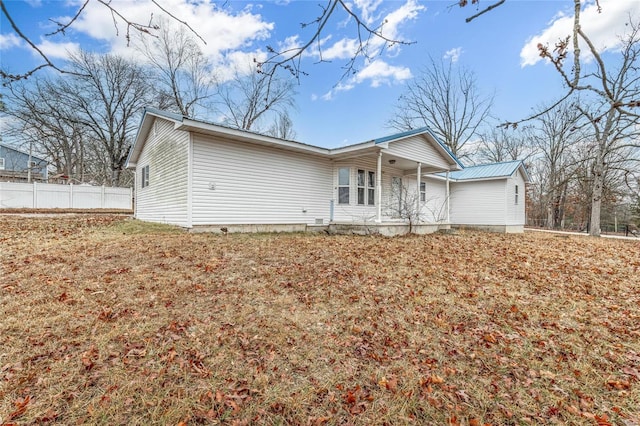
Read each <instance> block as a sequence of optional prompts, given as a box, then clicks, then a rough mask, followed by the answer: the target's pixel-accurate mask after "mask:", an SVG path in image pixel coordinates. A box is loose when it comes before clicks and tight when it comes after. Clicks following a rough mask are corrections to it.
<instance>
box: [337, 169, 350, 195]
mask: <svg viewBox="0 0 640 426" xmlns="http://www.w3.org/2000/svg"><path fill="white" fill-rule="evenodd" d="M350 174H351V169H349V168H348V167H340V168H339V169H338V204H349V190H350V184H351V182H350V181H351V179H350Z"/></svg>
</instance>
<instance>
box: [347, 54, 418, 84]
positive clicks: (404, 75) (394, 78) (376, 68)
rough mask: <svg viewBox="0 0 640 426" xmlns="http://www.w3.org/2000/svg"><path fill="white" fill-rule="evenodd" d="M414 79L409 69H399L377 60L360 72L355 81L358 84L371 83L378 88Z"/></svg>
mask: <svg viewBox="0 0 640 426" xmlns="http://www.w3.org/2000/svg"><path fill="white" fill-rule="evenodd" d="M411 77H412V75H411V70H410V69H409V68H407V67H397V66H394V65H389V64H388V63H386V62H384V61H383V60H380V59H377V60H375V61H373V62H371V63H370V64H369V65H367V66H366V67H365V68H364V69H363V70H362V71H360V72H358V73H357V74H356V76H355V80H356V82H358V83H362V82H365V81H370V82H371V87H378V86H380V85H382V84H391V83H397V82H401V81H404V80H408V79H410V78H411Z"/></svg>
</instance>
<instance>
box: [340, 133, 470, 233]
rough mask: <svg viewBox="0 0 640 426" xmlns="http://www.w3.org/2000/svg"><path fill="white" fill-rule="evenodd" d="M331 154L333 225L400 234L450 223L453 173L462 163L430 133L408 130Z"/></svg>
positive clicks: (423, 230)
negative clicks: (450, 174)
mask: <svg viewBox="0 0 640 426" xmlns="http://www.w3.org/2000/svg"><path fill="white" fill-rule="evenodd" d="M331 156H332V160H333V165H334V170H333V173H334V198H333V200H332V203H331V212H330V219H329V224H330V227H332V228H333V229H335V230H345V229H347V228H350V229H355V230H357V231H358V232H357V233H363V234H367V233H384V234H385V235H387V234H388V235H398V234H403V233H407V232H414V233H429V232H434V231H436V230H438V229H442V228H448V227H449V224H450V203H449V199H450V186H449V178H448V174H449V172H450V171H453V170H460V168H461V165H460V163H459V162H458V161H457V159H455V157H454V156H453V155H452V154H451V153H450V152H448V150H447V149H446V148H445V147H444V146H443V145H442V144H441V143H440V142H439V141H438V140H437V139H436V138H435V137H433V136H432V135H431V134H430V133H428V132H424V131H414V132H405V133H402V134H399V135H394V136H392V137H388V138H384V139H379V140H373V141H369V142H365V143H362V144H358V145H352V146H349V147H345V148H340V149H336V150H332V154H331ZM436 174H442V175H443V176H444V178H442V177H440V176H436ZM406 228H408V229H406ZM382 230H384V231H382Z"/></svg>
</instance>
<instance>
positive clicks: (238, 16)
mask: <svg viewBox="0 0 640 426" xmlns="http://www.w3.org/2000/svg"><path fill="white" fill-rule="evenodd" d="M110 4H111V5H113V7H114V8H116V9H117V10H118V12H119V13H120V14H121V15H122V16H124V17H126V19H127V20H129V21H130V22H136V23H140V24H148V23H149V22H150V19H151V16H152V14H153V16H154V21H152V22H157V19H155V18H157V17H163V18H164V20H165V21H166V22H170V23H171V25H174V24H175V25H178V23H177V22H175V21H174V20H173V19H172V18H170V17H169V16H168V15H166V14H165V13H164V12H163V11H162V10H160V9H159V8H158V7H157V6H155V5H154V4H153V3H152V2H151V1H150V0H144V1H127V0H114V1H112V2H110ZM161 4H162V7H163V8H164V9H166V10H169V11H171V13H172V14H173V15H174V16H175V17H177V18H178V19H180V20H182V21H186V22H187V23H188V24H189V25H190V26H191V28H193V29H194V30H195V32H197V34H198V35H199V36H200V37H202V38H203V39H204V40H205V41H206V44H204V43H201V44H200V47H201V49H202V51H203V53H204V54H205V55H208V56H209V57H211V58H214V59H218V60H219V59H221V58H222V57H223V56H224V55H225V54H226V53H227V52H231V51H235V50H238V49H246V48H250V47H251V46H252V44H253V43H254V42H255V41H259V40H264V39H267V38H268V37H269V36H270V32H271V31H272V30H273V28H274V24H273V23H271V22H265V21H264V20H263V18H262V16H261V15H260V14H256V13H253V12H252V9H251V7H250V6H248V7H246V8H245V9H244V10H242V11H240V12H237V13H231V12H229V11H228V10H227V9H223V8H221V7H218V6H217V5H216V4H215V3H211V2H208V1H190V0H163V1H162V3H161ZM65 19H66V20H68V19H69V17H67V18H60V20H61V21H63V20H65ZM73 29H74V30H75V31H79V32H82V33H84V34H86V35H88V36H90V37H91V38H93V39H96V40H100V41H104V42H106V43H107V44H108V45H109V46H110V48H111V52H115V53H120V54H125V55H127V56H130V55H132V52H131V51H132V50H134V49H131V48H127V39H126V34H127V24H126V23H125V22H123V21H122V20H119V19H118V20H117V26H115V27H114V22H113V18H112V16H111V13H110V12H109V10H108V9H107V8H106V7H105V6H104V5H102V4H100V3H98V2H95V3H94V2H89V4H88V5H87V7H86V8H85V10H84V12H83V14H82V15H81V16H80V18H79V19H78V20H77V21H76V22H75V23H74V25H73ZM129 32H130V33H131V34H133V33H134V32H135V30H133V29H130V30H129Z"/></svg>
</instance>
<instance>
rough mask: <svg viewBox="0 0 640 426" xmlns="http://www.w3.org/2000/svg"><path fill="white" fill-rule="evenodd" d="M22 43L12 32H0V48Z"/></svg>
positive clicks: (8, 47) (3, 48) (16, 45)
mask: <svg viewBox="0 0 640 426" xmlns="http://www.w3.org/2000/svg"><path fill="white" fill-rule="evenodd" d="M21 45H22V39H21V38H20V37H18V36H17V35H15V34H13V33H8V34H0V50H5V49H11V48H12V47H18V46H21Z"/></svg>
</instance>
